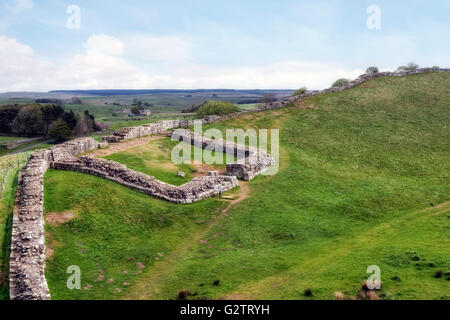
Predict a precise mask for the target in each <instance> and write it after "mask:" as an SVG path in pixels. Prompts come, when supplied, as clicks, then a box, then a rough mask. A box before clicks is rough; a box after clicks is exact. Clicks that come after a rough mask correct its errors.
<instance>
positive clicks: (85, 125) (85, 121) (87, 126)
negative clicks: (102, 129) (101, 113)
mask: <svg viewBox="0 0 450 320" xmlns="http://www.w3.org/2000/svg"><path fill="white" fill-rule="evenodd" d="M94 130H95V118H94V116H92V115H90V114H89V111H87V110H86V111H85V112H84V114H83V115H82V116H79V117H78V119H77V125H76V126H75V134H76V135H77V136H81V135H87V134H88V133H90V132H92V131H94Z"/></svg>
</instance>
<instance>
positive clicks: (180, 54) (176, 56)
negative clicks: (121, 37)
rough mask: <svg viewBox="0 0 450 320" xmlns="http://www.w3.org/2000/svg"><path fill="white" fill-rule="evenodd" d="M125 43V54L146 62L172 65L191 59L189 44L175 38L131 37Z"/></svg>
mask: <svg viewBox="0 0 450 320" xmlns="http://www.w3.org/2000/svg"><path fill="white" fill-rule="evenodd" d="M125 41H126V53H127V55H129V56H132V57H140V58H145V59H146V60H148V61H153V62H160V63H161V62H162V63H173V62H178V63H179V62H186V61H189V60H191V59H192V57H191V46H190V42H189V41H187V40H185V39H183V38H180V37H176V36H165V37H154V36H148V35H138V36H132V37H130V38H128V39H126V40H125Z"/></svg>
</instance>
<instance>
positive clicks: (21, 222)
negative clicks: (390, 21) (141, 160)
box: [10, 68, 450, 300]
mask: <svg viewBox="0 0 450 320" xmlns="http://www.w3.org/2000/svg"><path fill="white" fill-rule="evenodd" d="M425 72H450V69H440V68H423V69H418V70H415V71H402V72H380V73H376V74H371V75H363V76H361V77H359V78H358V79H356V80H354V81H352V82H350V83H349V84H348V85H346V86H343V87H339V88H329V89H325V90H319V91H312V92H308V93H305V94H303V95H299V96H296V97H289V98H286V99H283V100H281V101H277V102H274V103H270V104H267V105H265V106H263V107H261V108H259V109H256V110H247V111H240V112H236V113H233V114H229V115H225V116H209V117H205V118H204V119H202V120H201V121H202V122H203V123H211V122H215V121H222V120H226V119H229V118H232V117H234V116H237V115H241V114H243V113H248V112H255V111H262V110H266V109H274V108H280V107H283V106H286V105H288V104H290V103H292V102H295V101H296V100H298V99H302V98H305V97H308V96H312V95H318V94H323V93H330V92H340V91H344V90H348V89H351V88H354V87H356V86H358V85H360V84H362V83H363V82H366V81H368V80H371V79H375V78H379V77H383V76H397V77H401V76H406V75H409V74H417V73H425ZM193 124H194V122H193V120H169V121H162V122H157V123H154V124H149V125H144V126H140V127H134V128H126V129H122V130H119V131H117V132H116V133H114V134H113V135H112V136H109V137H103V139H102V142H100V143H97V142H96V141H95V140H94V139H92V138H82V139H76V140H73V141H70V142H67V143H65V144H62V145H59V146H56V147H53V148H50V149H47V150H41V151H36V152H34V153H33V154H32V155H31V157H30V160H29V162H28V164H27V165H26V166H25V167H24V169H23V170H22V171H21V172H20V174H19V184H18V191H17V193H18V196H17V199H16V209H15V210H14V215H13V230H12V239H11V259H10V297H11V299H15V300H47V299H50V293H49V289H48V286H47V282H46V279H45V273H44V272H45V239H44V218H43V202H44V188H43V180H44V174H45V172H46V171H47V169H48V168H49V167H50V166H53V167H55V168H60V169H65V170H75V171H80V172H87V173H91V174H96V175H99V176H103V177H104V178H107V179H110V180H113V181H116V182H118V183H121V184H124V185H128V186H129V187H131V188H134V189H137V190H141V191H142V192H146V193H148V194H152V195H154V196H158V197H160V198H162V199H167V200H169V201H173V202H178V203H188V202H193V201H198V200H200V199H204V198H207V197H210V196H212V195H214V194H216V193H217V188H218V186H221V187H222V190H224V191H225V190H228V189H229V188H232V187H233V186H235V185H236V184H237V181H236V178H235V177H238V178H239V179H244V180H251V179H252V178H253V177H254V176H255V175H257V174H260V173H262V172H264V171H266V170H267V169H268V168H269V167H270V166H271V165H272V164H273V158H272V157H271V156H270V155H268V154H266V153H264V152H262V151H258V150H251V149H246V150H245V151H244V154H245V156H244V157H241V158H240V159H238V161H237V163H235V164H230V165H227V174H228V175H230V176H229V177H224V176H221V177H214V178H213V177H204V178H198V179H194V180H193V181H191V182H189V183H187V184H185V185H183V186H180V187H175V186H170V185H167V184H164V183H163V182H160V181H157V180H156V179H154V178H151V177H149V176H146V175H143V174H141V173H138V172H135V171H132V170H129V169H127V168H126V167H124V166H121V165H119V164H116V163H111V162H105V161H106V160H100V159H95V160H93V159H92V158H80V159H78V160H76V159H74V157H75V156H76V155H78V154H81V153H85V152H88V151H90V150H93V149H95V148H98V147H104V146H106V145H107V144H108V142H120V141H123V140H128V139H133V138H137V137H141V136H147V135H151V134H155V133H162V132H165V131H167V130H169V129H173V128H177V127H184V128H187V127H189V126H192V125H193ZM182 135H184V136H185V137H186V138H187V133H182V134H181V136H182ZM181 136H179V138H181ZM190 137H191V141H192V143H193V144H194V145H196V144H201V145H202V147H203V146H204V145H205V144H208V141H207V140H206V139H203V138H201V137H195V136H192V135H190ZM209 142H211V141H209ZM215 143H218V142H215ZM212 147H214V145H212ZM218 147H220V146H218ZM221 147H222V148H223V149H222V150H224V151H223V152H227V150H233V151H232V152H233V153H235V152H236V153H240V152H239V151H242V149H240V147H239V146H235V145H233V146H228V147H230V148H228V147H227V145H226V143H222V144H221ZM238 158H239V157H238ZM116 175H117V177H116Z"/></svg>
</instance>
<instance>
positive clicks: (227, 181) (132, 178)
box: [52, 157, 238, 204]
mask: <svg viewBox="0 0 450 320" xmlns="http://www.w3.org/2000/svg"><path fill="white" fill-rule="evenodd" d="M52 168H55V169H58V170H70V171H77V172H83V173H88V174H92V175H95V176H98V177H101V178H105V179H108V180H111V181H114V182H117V183H119V184H121V185H124V186H126V187H129V188H131V189H135V190H138V191H141V192H143V193H146V194H148V195H151V196H154V197H158V198H160V199H164V200H167V201H170V202H174V203H183V204H186V203H193V202H197V201H200V200H203V199H206V198H209V197H212V196H214V195H217V194H218V193H219V191H218V190H219V188H220V189H221V190H222V191H223V192H225V191H228V190H231V189H233V188H234V187H236V186H237V185H238V182H237V179H236V177H229V176H207V177H199V178H195V179H193V180H192V181H190V182H188V183H186V184H184V185H181V186H174V185H171V184H168V183H165V182H162V181H159V180H158V179H156V178H155V177H151V176H148V175H146V174H144V173H141V172H137V171H134V170H131V169H128V168H127V167H126V166H124V165H122V164H120V163H117V162H114V161H108V160H104V159H98V158H92V157H80V158H73V159H69V160H61V161H57V162H53V163H52Z"/></svg>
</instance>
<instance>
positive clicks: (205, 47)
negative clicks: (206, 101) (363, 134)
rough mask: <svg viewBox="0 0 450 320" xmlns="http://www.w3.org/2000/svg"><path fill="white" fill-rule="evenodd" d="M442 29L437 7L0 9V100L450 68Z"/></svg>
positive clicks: (352, 0) (305, 4)
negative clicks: (27, 94)
mask: <svg viewBox="0 0 450 320" xmlns="http://www.w3.org/2000/svg"><path fill="white" fill-rule="evenodd" d="M69 5H76V6H78V7H79V8H80V10H81V11H80V12H81V15H80V17H81V28H80V29H78V30H71V29H68V28H67V26H66V22H67V19H68V18H69V14H67V12H66V10H67V7H68V6H69ZM370 5H376V6H378V7H379V8H380V10H381V20H380V21H381V28H380V29H379V30H370V29H368V28H367V25H366V21H367V19H368V18H369V16H370V15H369V14H367V12H366V10H367V8H368V7H369V6H370ZM449 18H450V2H449V1H446V0H441V1H440V0H433V1H417V0H416V1H403V0H396V1H391V0H383V1H382V0H371V1H364V0H363V1H361V0H346V1H345V0H341V1H338V0H334V1H331V0H330V1H300V0H296V1H283V0H279V1H261V0H260V1H253V0H247V1H243V0H241V1H234V0H228V1H213V0H210V1H203V0H190V1H189V0H184V1H170V0H166V1H165V2H162V1H148V0H147V1H141V0H133V1H118V0H89V1H87V0H71V1H61V0H58V1H56V0H34V1H33V0H2V1H1V3H0V59H1V60H0V61H1V64H0V92H4V91H47V90H52V89H101V88H136V89H138V88H141V89H142V88H186V89H190V88H237V89H249V88H298V87H301V86H307V87H309V88H311V89H313V88H314V89H315V88H324V87H327V86H329V84H330V82H332V81H333V80H335V79H336V78H338V77H350V78H352V77H356V76H358V75H359V74H360V73H362V71H363V70H365V68H366V67H367V66H369V65H376V66H379V67H380V68H381V69H383V70H389V69H394V68H396V67H397V66H399V65H401V64H406V63H408V62H410V61H415V62H416V63H418V64H420V65H422V66H433V65H440V66H450V50H449V49H450V44H449V41H448V34H449V31H450V19H449Z"/></svg>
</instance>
